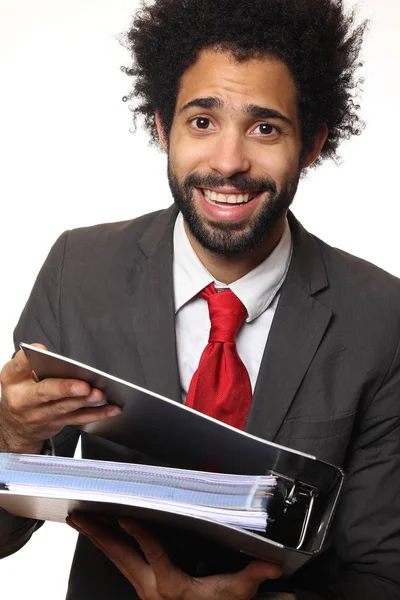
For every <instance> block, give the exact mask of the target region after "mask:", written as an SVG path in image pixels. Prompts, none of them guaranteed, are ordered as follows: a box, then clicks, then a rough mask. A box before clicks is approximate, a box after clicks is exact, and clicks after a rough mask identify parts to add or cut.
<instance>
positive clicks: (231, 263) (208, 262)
mask: <svg viewBox="0 0 400 600" xmlns="http://www.w3.org/2000/svg"><path fill="white" fill-rule="evenodd" d="M285 220H286V215H285V216H284V217H282V219H281V220H280V221H279V222H278V223H277V225H276V227H275V228H274V229H273V231H272V232H271V233H270V235H269V236H268V238H267V239H266V240H265V241H264V242H263V243H262V244H260V245H259V246H257V247H256V248H255V249H254V250H251V251H249V252H243V253H242V254H238V255H236V256H224V255H221V254H214V253H213V252H211V251H210V250H207V249H206V248H204V247H203V246H202V245H201V244H200V243H199V242H198V241H197V240H196V238H195V237H194V236H193V235H192V233H191V232H190V231H189V228H188V227H187V225H186V223H185V231H186V234H187V236H188V238H189V241H190V244H191V246H192V248H193V250H194V251H195V252H196V254H197V256H198V258H199V259H200V261H201V262H202V263H203V265H204V266H205V268H206V269H207V271H208V272H209V273H210V274H211V275H212V276H213V277H214V279H216V280H217V281H220V282H221V283H225V284H226V285H229V284H231V283H233V282H234V281H237V280H238V279H240V278H241V277H244V276H245V275H247V273H250V271H252V270H253V269H255V268H256V267H258V265H260V264H261V263H262V262H263V261H264V260H265V259H266V258H268V256H269V255H270V254H271V253H272V252H273V251H274V249H275V248H276V246H277V245H278V244H279V242H280V240H281V237H282V235H283V232H284V229H285Z"/></svg>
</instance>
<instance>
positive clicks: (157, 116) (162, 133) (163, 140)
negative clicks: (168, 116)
mask: <svg viewBox="0 0 400 600" xmlns="http://www.w3.org/2000/svg"><path fill="white" fill-rule="evenodd" d="M154 119H155V122H156V127H157V134H158V139H159V141H160V144H161V148H162V149H163V150H164V151H165V152H168V142H167V136H166V135H165V131H164V127H163V125H162V123H161V117H160V114H159V113H158V112H156V114H155V115H154Z"/></svg>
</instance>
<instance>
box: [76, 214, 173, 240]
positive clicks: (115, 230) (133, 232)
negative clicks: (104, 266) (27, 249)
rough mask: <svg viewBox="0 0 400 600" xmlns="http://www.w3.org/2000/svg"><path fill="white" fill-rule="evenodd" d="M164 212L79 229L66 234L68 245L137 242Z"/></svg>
mask: <svg viewBox="0 0 400 600" xmlns="http://www.w3.org/2000/svg"><path fill="white" fill-rule="evenodd" d="M163 212H164V211H162V210H158V211H154V212H151V213H147V214H145V215H141V216H140V217H136V218H135V219H130V220H128V221H118V222H115V223H101V224H98V225H91V226H89V227H79V228H76V229H72V230H70V231H69V232H68V242H69V243H77V244H79V243H84V244H91V243H96V242H98V243H100V244H101V245H104V244H105V243H112V242H113V240H115V241H116V242H117V243H118V244H120V243H121V241H123V240H124V239H129V240H130V241H131V242H132V241H138V240H139V239H140V237H141V236H142V235H143V233H144V232H145V231H146V230H147V229H148V228H149V227H150V226H151V224H152V223H153V222H154V221H155V220H156V219H157V217H158V216H159V215H161V214H162V213H163Z"/></svg>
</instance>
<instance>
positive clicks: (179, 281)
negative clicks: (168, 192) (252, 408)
mask: <svg viewBox="0 0 400 600" xmlns="http://www.w3.org/2000/svg"><path fill="white" fill-rule="evenodd" d="M291 255H292V238H291V233H290V228H289V224H288V222H287V221H286V226H285V230H284V232H283V236H282V238H281V240H280V242H279V244H278V245H277V246H276V248H275V249H274V251H273V252H272V253H271V254H270V255H269V256H268V258H267V259H266V260H264V262H262V263H261V264H260V265H259V266H258V267H256V268H255V269H253V271H250V273H247V275H245V276H244V277H241V279H238V280H237V281H235V282H234V283H231V284H230V285H229V286H227V285H225V284H224V283H221V282H219V281H216V280H215V279H214V278H213V277H212V275H211V274H210V273H209V272H208V271H207V269H206V268H205V267H204V265H203V264H202V263H201V261H200V259H199V258H198V256H197V254H196V253H195V251H194V250H193V248H192V246H191V244H190V242H189V239H188V237H187V235H186V231H185V228H184V223H183V217H182V214H181V213H179V215H178V217H177V219H176V223H175V228H174V261H173V277H174V294H175V324H176V342H177V353H178V365H179V373H180V380H181V388H182V398H183V401H185V400H186V395H187V392H188V389H189V384H190V381H191V379H192V377H193V374H194V372H195V371H196V369H197V367H198V365H199V361H200V357H201V354H202V352H203V350H204V348H205V347H206V345H207V343H208V336H209V332H210V317H209V312H208V304H207V301H206V300H204V298H201V296H199V295H198V294H199V292H201V290H202V289H204V288H205V287H206V286H207V285H209V284H210V283H214V284H215V287H216V288H217V289H221V288H226V287H229V288H230V289H231V290H232V292H233V293H234V294H236V296H237V297H238V298H239V299H240V300H241V301H242V303H243V304H244V306H245V307H246V310H247V318H246V320H245V322H244V324H243V325H242V327H241V329H240V330H239V333H238V335H237V338H236V347H237V351H238V353H239V356H240V358H241V359H242V361H243V363H244V364H245V366H246V369H247V371H248V373H249V377H250V382H251V387H252V390H253V392H254V388H255V385H256V381H257V376H258V371H259V369H260V364H261V359H262V357H263V353H264V348H265V344H266V343H267V339H268V335H269V331H270V328H271V324H272V320H273V318H274V314H275V310H276V306H277V304H278V300H279V290H280V288H281V286H282V284H283V282H284V280H285V277H286V273H287V271H288V268H289V265H290V259H291Z"/></svg>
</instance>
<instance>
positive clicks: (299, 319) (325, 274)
mask: <svg viewBox="0 0 400 600" xmlns="http://www.w3.org/2000/svg"><path fill="white" fill-rule="evenodd" d="M352 27H353V16H352V15H346V14H345V12H344V9H343V6H342V2H340V1H338V0H301V2H297V1H294V0H244V1H238V0H220V1H218V2H216V1H215V0H190V2H188V1H187V0H156V1H155V2H154V3H152V4H151V5H149V6H147V7H143V9H142V10H141V11H140V12H139V13H138V15H137V16H136V18H135V20H134V23H133V26H132V29H131V31H130V32H129V34H128V43H129V45H130V48H131V50H132V52H133V56H134V66H133V67H132V69H129V70H128V71H127V72H128V74H129V75H132V76H134V77H135V87H134V90H133V93H132V97H135V98H137V99H138V105H137V107H136V111H135V115H136V116H139V115H142V116H144V118H145V123H146V125H147V126H148V128H149V130H150V132H151V133H152V135H153V136H154V138H157V139H158V140H159V141H160V143H161V145H162V146H163V148H164V149H165V150H166V151H167V152H168V159H169V181H170V187H171V191H172V195H173V198H174V203H175V206H174V207H172V208H170V209H168V210H166V211H161V212H158V213H155V214H150V215H145V216H143V217H141V218H139V219H136V220H134V221H131V222H127V223H119V224H110V225H102V226H97V227H93V228H85V229H81V230H76V231H72V232H66V233H65V234H63V235H62V236H61V237H60V239H59V240H58V241H57V242H56V244H55V245H54V247H53V249H52V251H51V252H50V255H49V257H48V259H47V260H46V262H45V265H44V266H43V269H42V271H41V273H40V274H39V276H38V279H37V281H36V284H35V286H34V289H33V291H32V294H31V297H30V299H29V301H28V303H27V306H26V307H25V309H24V312H23V314H22V316H21V320H20V322H19V324H18V326H17V328H16V332H15V342H16V344H18V342H20V341H28V342H32V341H36V342H38V343H42V344H45V346H46V347H48V348H49V349H51V350H54V351H56V352H60V353H63V354H65V355H67V356H70V357H72V358H75V359H77V360H80V361H82V362H86V363H88V364H91V365H93V366H95V367H97V368H99V369H102V370H104V371H108V372H110V373H113V374H114V375H116V376H119V377H121V378H124V379H131V380H134V381H135V382H136V383H138V384H141V385H145V386H147V387H150V388H151V389H153V390H154V391H156V392H160V393H162V394H164V395H166V396H168V397H170V398H173V399H175V400H176V401H184V402H186V403H187V404H188V405H189V406H192V407H193V408H195V409H196V410H202V411H204V412H207V413H208V414H211V415H212V416H216V417H217V418H220V419H221V420H224V421H226V422H229V423H231V424H233V425H234V426H237V427H244V428H245V430H246V431H248V432H249V433H251V434H254V435H258V436H260V437H264V438H266V439H270V440H273V441H275V442H277V443H281V444H284V445H287V446H291V447H293V448H296V449H299V450H301V451H305V452H309V453H311V454H314V455H316V456H318V457H319V458H321V459H323V460H327V461H330V462H332V463H335V464H338V465H341V466H343V468H344V469H345V470H346V472H347V475H348V478H347V482H346V485H345V488H344V491H343V496H342V500H341V503H340V506H339V510H338V513H337V516H336V518H335V521H334V524H333V528H332V536H331V544H330V546H329V547H328V548H327V549H326V551H325V552H324V553H322V555H321V556H320V557H319V558H318V559H316V560H315V561H313V562H312V563H310V564H309V565H308V566H306V567H305V568H304V569H303V570H302V571H301V572H299V573H297V574H296V575H295V576H294V577H293V578H292V579H291V580H290V581H281V580H280V579H279V575H280V571H279V569H278V568H277V567H276V566H274V565H268V564H267V563H263V562H260V561H254V562H251V563H250V564H248V565H247V566H244V565H243V564H242V565H238V564H237V563H235V562H234V557H232V556H231V555H230V554H229V553H226V554H223V555H221V556H219V555H218V553H215V552H214V553H213V550H212V548H211V547H210V546H208V545H206V544H205V545H203V544H202V542H201V540H199V539H196V540H193V539H186V538H184V536H183V534H181V533H178V532H173V535H171V532H166V531H165V530H161V529H152V530H151V531H149V530H147V529H146V528H144V527H143V525H140V524H138V523H135V522H132V521H123V522H121V523H120V525H121V528H119V529H112V530H110V529H106V528H104V527H103V526H102V525H100V524H99V523H96V522H91V521H89V520H88V519H87V518H85V517H82V516H72V518H71V519H70V520H69V523H70V525H71V526H73V527H74V528H75V529H77V530H78V531H80V532H81V533H82V534H83V535H81V536H79V540H78V545H77V550H76V554H75V558H74V563H73V567H72V572H71V579H70V585H69V592H68V598H70V599H74V600H75V599H79V600H81V599H83V598H91V597H97V598H98V599H106V598H110V597H112V596H115V597H118V598H121V599H123V598H135V597H139V598H140V599H141V600H167V599H168V600H169V599H173V600H181V599H185V600H200V599H205V598H207V599H208V598H215V599H216V600H222V599H225V598H229V599H232V600H235V599H239V598H240V599H241V600H250V598H253V597H255V598H263V597H276V598H280V599H282V600H283V599H284V598H291V599H293V598H296V599H297V600H303V599H304V600H321V599H327V600H330V599H339V598H340V599H345V600H347V599H348V600H350V599H351V600H354V598H357V599H358V598H360V599H361V598H362V599H363V600H372V599H373V600H376V599H377V598H379V599H380V600H389V599H390V600H393V599H395V598H400V577H399V572H400V570H399V567H400V518H399V507H398V499H399V493H400V476H399V475H400V464H399V456H400V452H399V450H400V436H399V416H400V406H399V401H398V398H399V390H400V388H399V385H400V365H399V360H400V357H399V354H398V343H399V339H400V308H399V307H400V284H399V282H398V280H396V279H395V278H393V277H391V276H389V275H388V274H386V273H384V272H382V271H381V270H379V269H377V268H375V267H373V266H372V265H370V264H367V263H365V262H363V261H361V260H359V259H356V258H354V257H351V256H349V255H347V254H345V253H343V252H340V251H337V250H335V249H332V248H330V247H329V246H327V245H326V244H324V243H323V242H321V241H320V240H318V239H317V238H315V237H313V236H312V235H310V234H309V233H307V232H306V231H305V230H304V229H303V228H302V227H301V225H300V224H299V223H298V222H297V221H296V219H295V218H294V216H293V215H292V214H291V213H290V212H288V210H289V206H290V204H291V202H292V200H293V197H294V195H295V193H296V189H297V185H298V181H299V178H300V176H301V173H302V172H303V171H304V170H305V169H307V168H308V167H310V166H311V165H312V164H317V163H318V162H320V161H321V160H323V159H325V158H328V157H334V156H335V154H336V151H337V148H338V146H339V143H340V141H341V139H343V138H346V137H349V136H350V135H352V134H357V133H359V130H360V127H359V121H358V117H357V113H356V110H357V107H356V106H355V104H354V102H353V93H354V89H355V86H356V84H357V82H356V78H355V70H356V66H357V64H358V52H359V49H360V45H361V41H362V37H363V31H364V28H365V25H363V26H360V27H359V28H356V29H352ZM149 193H151V190H149ZM143 202H145V198H144V199H143ZM227 288H229V289H228V290H227ZM204 290H206V292H204ZM207 290H208V291H207ZM217 290H219V291H218V292H217ZM221 302H222V303H226V305H227V306H228V310H227V311H225V312H224V315H225V316H224V319H225V321H224V322H225V325H226V319H229V318H230V317H231V316H232V314H233V313H236V312H237V313H238V314H239V313H240V314H241V315H242V316H241V317H240V318H241V319H242V321H241V322H240V319H238V321H237V322H235V324H234V325H235V327H236V330H237V331H236V337H235V339H234V340H232V339H231V338H230V339H227V337H226V331H225V330H226V329H227V326H225V325H224V327H225V329H224V327H221V325H220V323H219V324H216V320H215V319H216V317H215V314H214V313H215V312H223V310H222V308H221V305H220V303H221ZM217 304H218V310H217V309H216V305H217ZM225 308H226V307H225ZM214 309H215V310H214ZM240 314H239V316H240ZM210 320H211V334H210V341H209V343H207V342H208V338H209V330H210ZM243 321H244V322H243ZM222 329H223V333H221V331H222ZM216 330H218V335H217V337H215V336H216ZM224 336H225V337H224ZM222 338H223V339H222ZM236 349H237V351H236ZM203 350H204V352H203ZM216 351H218V352H219V357H217V356H216ZM218 352H217V353H218ZM227 357H228V358H227ZM221 359H224V360H225V359H226V361H227V363H226V364H228V363H229V364H230V365H233V366H234V368H227V369H226V370H225V371H223V369H222V362H221ZM218 361H220V362H218ZM210 373H211V374H212V375H213V376H212V377H210V381H211V383H209V384H208V387H209V390H207V389H205V387H204V386H203V382H204V374H207V375H210ZM222 373H223V374H222ZM218 374H220V375H218ZM221 374H222V375H221ZM238 374H239V377H238ZM1 383H2V403H1V425H0V449H1V450H2V451H14V452H38V453H40V452H43V451H44V449H45V447H46V446H45V444H46V440H49V439H50V438H52V439H53V442H54V446H55V450H56V453H57V454H61V455H71V454H72V453H73V451H74V448H75V445H76V442H77V439H78V436H79V432H78V429H77V426H79V425H82V424H85V423H89V422H91V421H94V420H99V419H104V418H111V417H112V416H113V414H115V413H114V412H113V411H115V410H116V409H113V408H111V407H102V408H98V407H93V406H92V407H91V405H93V402H98V400H99V399H100V398H101V394H100V393H99V392H98V390H90V388H89V386H87V385H86V384H84V383H82V382H73V381H60V380H45V381H43V382H41V383H37V382H36V381H35V379H34V378H33V376H32V373H31V371H30V369H29V365H28V364H27V361H26V360H25V358H24V356H23V354H22V353H21V352H18V353H17V354H16V356H15V358H14V359H13V360H12V361H10V362H9V363H7V365H5V367H4V368H3V371H2V375H1ZM202 386H203V387H202ZM239 386H240V393H239V394H236V391H237V389H238V387H239ZM232 398H233V401H232ZM132 446H133V447H134V440H133V443H132ZM82 453H83V455H84V456H86V457H92V458H98V459H109V460H125V461H132V462H135V461H136V462H140V461H145V460H146V461H147V460H150V459H149V458H148V457H144V456H143V455H140V453H138V452H135V451H134V450H132V451H131V450H129V449H127V448H122V447H120V446H118V445H116V444H111V443H109V442H107V441H105V440H101V439H99V438H96V437H94V436H90V435H88V434H86V433H84V434H82ZM375 490H378V491H377V493H375ZM0 518H1V521H0V532H1V533H0V551H1V553H2V555H6V554H10V553H11V552H14V551H16V550H17V549H18V548H20V547H21V546H22V545H23V544H24V543H25V542H26V541H27V540H28V539H29V537H30V536H31V534H32V532H33V531H34V530H35V529H36V528H37V527H38V525H39V524H38V523H36V522H32V521H29V520H26V519H17V518H14V517H12V516H11V515H8V514H6V513H5V512H4V511H3V512H2V513H1V514H0ZM123 530H125V532H124V531H123ZM126 533H128V536H129V537H127V536H126ZM130 536H132V537H133V538H135V540H136V542H137V543H138V544H139V546H136V547H135V546H133V545H132V544H131V539H130ZM96 546H97V548H96ZM140 549H141V551H142V552H140ZM143 554H144V556H145V557H146V559H147V560H144V556H143ZM238 569H239V570H238ZM262 582H264V583H262ZM134 590H135V591H134ZM135 592H136V595H135Z"/></svg>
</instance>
